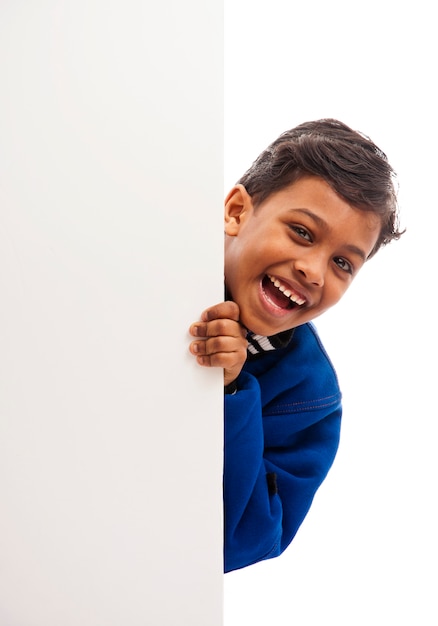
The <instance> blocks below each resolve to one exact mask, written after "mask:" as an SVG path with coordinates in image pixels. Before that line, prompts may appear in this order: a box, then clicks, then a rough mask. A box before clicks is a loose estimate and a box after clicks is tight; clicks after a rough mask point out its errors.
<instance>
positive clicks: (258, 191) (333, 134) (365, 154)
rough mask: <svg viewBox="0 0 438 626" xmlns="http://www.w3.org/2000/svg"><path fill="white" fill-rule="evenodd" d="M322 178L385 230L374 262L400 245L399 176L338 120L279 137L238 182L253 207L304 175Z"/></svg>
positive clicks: (310, 124) (369, 144)
mask: <svg viewBox="0 0 438 626" xmlns="http://www.w3.org/2000/svg"><path fill="white" fill-rule="evenodd" d="M309 174H310V175H313V176H319V177H321V178H323V179H324V180H325V181H326V182H327V183H328V184H329V185H330V187H332V189H333V190H334V191H336V193H337V194H339V195H340V196H341V197H342V198H344V199H345V200H346V201H347V202H348V203H349V204H350V205H352V206H354V207H356V208H358V209H362V210H364V211H371V212H373V213H376V214H377V215H378V216H379V217H380V220H381V224H382V228H381V232H380V234H379V237H378V239H377V241H376V245H375V246H374V248H373V250H372V251H371V254H370V257H371V256H373V255H374V254H375V253H376V252H377V250H379V248H380V247H381V246H382V245H385V244H387V243H389V242H390V241H392V240H393V239H398V238H399V237H400V236H401V232H400V231H399V229H398V211H397V200H396V192H395V189H394V178H395V174H394V171H393V169H392V168H391V166H390V164H389V163H388V159H387V157H386V155H385V154H384V153H383V152H382V151H381V150H380V149H379V148H378V147H377V146H376V145H375V144H374V143H373V142H372V141H371V140H370V139H369V138H368V137H366V136H365V135H363V134H361V133H359V132H356V131H354V130H352V129H351V128H349V127H348V126H347V125H345V124H343V123H342V122H339V121H338V120H334V119H322V120H317V121H314V122H306V123H304V124H300V125H299V126H296V127H295V128H293V129H292V130H288V131H286V132H284V133H283V134H281V135H280V137H278V139H276V140H275V141H274V142H273V143H272V144H271V145H270V146H269V147H268V148H267V149H266V150H264V151H263V152H262V153H261V154H260V156H259V157H258V158H257V159H256V161H254V163H253V164H252V166H251V167H250V168H249V170H248V171H247V172H246V173H245V174H244V175H243V176H242V177H241V179H240V180H239V181H238V182H239V183H240V184H242V185H243V186H244V187H245V189H246V191H247V192H248V193H249V195H250V196H251V198H252V202H253V204H254V206H255V207H257V206H258V205H259V204H261V203H262V202H263V201H264V200H266V198H267V197H268V196H269V195H271V194H272V193H274V192H275V191H280V190H281V189H283V188H285V187H288V186H289V185H291V184H292V183H294V182H296V181H297V180H299V179H300V178H302V177H303V176H306V175H309Z"/></svg>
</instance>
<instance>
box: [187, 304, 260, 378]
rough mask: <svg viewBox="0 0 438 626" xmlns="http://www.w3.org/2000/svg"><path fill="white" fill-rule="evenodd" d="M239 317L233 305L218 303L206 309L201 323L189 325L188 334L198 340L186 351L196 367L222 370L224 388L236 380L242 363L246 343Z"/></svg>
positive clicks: (244, 330)
mask: <svg viewBox="0 0 438 626" xmlns="http://www.w3.org/2000/svg"><path fill="white" fill-rule="evenodd" d="M239 315H240V311H239V307H238V305H237V304H236V303H235V302H231V301H227V302H221V303H220V304H216V305H215V306H212V307H210V308H208V309H206V310H205V311H204V312H203V314H202V315H201V321H200V322H195V323H194V324H192V325H191V326H190V334H191V335H193V337H197V338H198V340H197V341H192V343H191V344H190V352H191V353H192V354H194V355H195V356H196V359H197V361H198V363H199V364H200V365H204V366H206V367H223V369H224V386H226V385H229V384H230V383H232V382H233V381H234V380H235V379H236V378H237V377H238V375H239V374H240V371H241V369H242V367H243V364H244V363H245V361H246V349H247V346H248V342H247V340H246V329H245V328H244V327H243V326H241V325H240V323H239Z"/></svg>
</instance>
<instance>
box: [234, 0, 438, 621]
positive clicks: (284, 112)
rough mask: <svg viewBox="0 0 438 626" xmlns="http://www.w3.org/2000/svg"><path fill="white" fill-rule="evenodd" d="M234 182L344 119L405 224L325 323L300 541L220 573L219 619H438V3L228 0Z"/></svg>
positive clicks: (320, 323) (320, 325)
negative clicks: (315, 439)
mask: <svg viewBox="0 0 438 626" xmlns="http://www.w3.org/2000/svg"><path fill="white" fill-rule="evenodd" d="M225 8H226V20H225V51H226V75H225V102H226V108H225V112H226V117H225V121H226V133H225V138H226V144H225V146H226V151H225V188H226V190H228V188H229V187H231V186H232V185H233V184H234V182H235V181H236V180H237V179H238V178H239V177H240V175H241V174H242V173H243V172H244V171H245V170H246V169H247V167H248V166H249V165H250V164H251V162H252V161H253V160H254V158H255V157H256V156H257V155H258V154H259V153H260V152H261V150H262V149H264V148H265V147H266V146H267V145H268V144H269V143H270V142H271V141H272V140H273V139H275V138H276V137H277V136H278V135H279V134H280V133H281V132H283V131H284V130H286V129H288V128H292V127H293V126H295V125H297V124H299V123H301V122H304V121H308V120H311V119H318V118H321V117H336V118H338V119H340V120H342V121H344V122H346V123H347V124H349V125H350V126H352V127H353V128H355V129H357V130H361V131H363V132H365V133H366V134H368V135H369V136H370V137H371V138H372V139H373V140H374V141H375V142H376V143H377V144H378V145H379V146H380V147H381V148H382V149H383V150H384V151H385V152H386V153H387V155H388V157H389V160H390V162H391V163H392V165H393V167H394V168H395V170H396V171H397V173H398V180H399V185H400V195H399V199H400V207H401V214H402V225H403V226H404V227H406V228H407V232H406V234H405V235H404V236H403V237H402V239H401V240H400V241H398V242H394V243H392V244H391V245H390V246H389V247H388V248H387V249H385V250H382V251H380V252H379V253H378V255H377V256H376V257H375V258H374V259H373V260H372V261H370V262H369V264H368V265H367V266H366V267H365V268H364V269H363V271H362V274H361V275H359V277H358V278H357V280H356V282H355V284H354V285H353V286H352V287H351V289H350V291H349V293H347V295H346V296H345V298H344V300H343V301H342V302H341V303H340V304H339V305H338V306H337V307H335V309H333V310H332V311H331V312H328V313H327V314H326V315H325V316H323V317H321V318H320V319H319V320H317V327H318V328H319V330H320V333H321V335H322V337H323V339H324V342H325V344H326V347H327V348H328V351H329V353H330V355H331V357H332V360H333V361H334V363H335V365H336V368H337V370H338V374H339V378H340V382H341V385H342V388H343V393H344V421H343V431H342V440H341V446H340V451H339V454H338V457H337V459H336V461H335V464H334V467H333V469H332V471H331V473H330V474H329V477H328V479H327V480H326V482H325V483H324V485H323V486H322V488H321V490H320V491H319V493H318V494H317V496H316V499H315V502H314V505H313V508H312V509H311V512H310V514H309V516H308V518H307V520H306V521H305V522H304V524H303V526H302V527H301V529H300V531H299V532H298V535H297V536H296V538H295V540H294V542H293V543H292V545H291V546H290V547H289V549H288V550H287V551H286V553H285V554H284V555H283V556H281V557H280V558H278V559H274V560H272V561H267V562H264V563H261V564H258V565H255V566H253V567H250V568H247V569H244V570H241V571H238V572H233V573H230V574H227V575H226V576H225V625H226V626H256V625H257V626H258V625H262V624H275V626H289V625H298V626H317V625H318V626H319V625H320V624H330V625H331V624H333V625H336V626H351V625H352V624H354V625H355V626H359V625H360V626H362V625H367V626H368V625H369V624H375V625H378V626H381V625H382V626H383V625H384V626H387V625H388V624H396V623H405V624H421V626H435V625H436V624H437V623H438V608H437V604H436V589H437V566H436V563H437V562H438V549H437V540H436V528H437V527H438V513H437V511H438V507H437V502H436V493H437V488H436V479H437V476H438V460H437V459H438V455H437V453H436V421H437V417H438V410H437V404H436V401H435V392H436V373H437V368H436V353H437V339H436V310H435V303H436V294H435V291H436V274H437V261H436V249H437V245H436V236H437V225H438V224H437V213H438V206H437V204H438V202H437V193H436V176H437V174H436V172H437V156H436V144H437V140H438V134H437V124H436V112H437V110H438V102H437V89H436V59H437V58H438V49H437V43H436V32H435V27H434V24H436V18H435V17H434V15H433V13H432V4H431V3H430V2H428V1H425V0H420V1H419V2H416V3H398V2H392V1H387V0H380V1H378V2H376V1H375V0H371V1H369V2H366V3H351V2H343V1H340V0H334V1H333V2H323V1H322V0H317V1H316V2H311V3H303V2H300V3H298V2H288V1H281V0H271V1H270V2H260V1H258V0H255V1H251V2H249V0H226V2H225Z"/></svg>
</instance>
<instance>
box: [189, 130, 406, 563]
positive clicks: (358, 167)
mask: <svg viewBox="0 0 438 626" xmlns="http://www.w3.org/2000/svg"><path fill="white" fill-rule="evenodd" d="M393 178H394V173H393V170H392V168H391V166H390V165H389V163H388V161H387V159H386V156H385V155H384V154H383V153H382V151H381V150H379V148H377V147H376V146H375V145H374V144H373V142H372V141H371V140H370V139H368V138H367V137H365V136H364V135H362V134H360V133H358V132H356V131H353V130H351V129H350V128H349V127H348V126H346V125H345V124H342V123H341V122H338V121H337V120H319V121H316V122H309V123H305V124H301V125H300V126H297V127H296V128H294V129H292V130H290V131H287V132H286V133H283V134H282V135H281V136H280V137H279V138H278V139H277V140H276V141H274V142H273V144H271V146H269V147H268V148H267V149H266V150H265V151H264V152H262V154H261V155H260V156H259V157H258V159H257V160H256V161H255V162H254V163H253V165H252V166H251V168H250V169H249V170H248V171H247V172H246V174H245V175H244V176H243V177H242V178H241V179H240V181H239V182H238V184H236V185H235V186H234V187H233V188H232V189H231V191H230V192H229V194H228V196H227V198H226V200H225V287H226V301H225V302H222V303H219V304H216V305H214V306H212V307H210V308H208V309H206V311H204V313H203V314H202V316H201V320H200V321H198V322H195V323H194V324H192V326H191V328H190V332H191V334H192V335H193V336H194V337H195V338H196V339H195V340H194V341H192V342H191V344H190V350H191V352H192V354H194V355H195V356H196V357H197V360H198V362H199V364H200V365H203V366H207V367H221V368H223V370H224V386H225V461H224V518H225V545H224V558H225V571H230V570H233V569H237V568H241V567H245V566H247V565H250V564H252V563H256V562H258V561H261V560H263V559H267V558H272V557H275V556H278V555H279V554H281V553H282V552H283V551H284V550H285V548H286V547H287V546H288V545H289V544H290V542H291V541H292V539H293V537H294V536H295V534H296V532H297V530H298V528H299V526H300V525H301V523H302V521H303V519H304V517H305V516H306V514H307V512H308V510H309V508H310V506H311V503H312V500H313V497H314V495H315V492H316V490H317V489H318V487H319V486H320V484H321V483H322V481H323V480H324V478H325V476H326V475H327V472H328V471H329V469H330V467H331V465H332V463H333V460H334V457H335V454H336V451H337V448H338V444H339V434H340V421H341V412H342V408H341V392H340V389H339V385H338V381H337V377H336V373H335V370H334V369H333V366H332V364H331V362H330V360H329V358H328V356H327V354H326V352H325V350H324V348H323V346H322V344H321V341H320V339H319V337H318V335H317V332H316V330H315V328H314V327H313V325H312V324H311V323H310V322H311V320H313V319H314V318H316V317H317V316H319V315H321V314H322V313H324V312H325V311H327V310H328V309H329V308H331V307H332V306H334V305H335V304H336V303H337V302H338V301H339V300H340V298H341V297H342V296H343V294H344V293H345V292H346V290H347V289H348V287H349V286H350V284H351V282H352V280H353V279H354V278H355V276H356V275H357V273H358V272H359V270H360V269H361V267H362V266H363V264H364V263H365V262H366V260H367V259H369V258H370V257H371V256H373V255H374V254H375V253H376V252H377V250H378V249H379V248H380V247H381V246H382V245H385V244H387V243H388V242H390V241H392V240H393V239H398V238H399V237H400V235H401V232H400V231H399V230H398V215H397V204H396V194H395V190H394V185H393Z"/></svg>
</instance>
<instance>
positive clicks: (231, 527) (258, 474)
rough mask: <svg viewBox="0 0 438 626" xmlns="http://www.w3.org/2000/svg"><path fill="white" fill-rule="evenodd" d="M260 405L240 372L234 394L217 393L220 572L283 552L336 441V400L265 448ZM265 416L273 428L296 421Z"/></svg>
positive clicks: (255, 386) (252, 382) (254, 384)
mask: <svg viewBox="0 0 438 626" xmlns="http://www.w3.org/2000/svg"><path fill="white" fill-rule="evenodd" d="M261 405H262V403H261V394H260V387H259V383H258V381H257V379H256V378H255V377H254V376H253V375H251V374H249V373H248V372H241V374H240V376H239V378H238V391H237V393H235V394H233V395H226V396H225V458H224V525H225V538H224V561H225V571H226V572H227V571H231V570H234V569H238V568H241V567H245V566H247V565H250V564H252V563H256V562H258V561H261V560H264V559H268V558H272V557H275V556H278V555H279V554H281V552H283V550H284V549H285V548H286V547H287V546H288V545H289V543H290V542H291V541H292V539H293V537H294V535H295V533H296V532H297V530H298V528H299V526H300V525H301V522H302V521H303V519H304V517H305V516H306V514H307V512H308V510H309V508H310V505H311V503H312V500H313V497H314V495H315V492H316V490H317V489H318V487H319V486H320V484H321V482H322V481H323V480H324V478H325V476H326V474H327V472H328V470H329V468H330V466H331V464H332V462H333V459H334V457H335V454H336V450H337V447H338V442H339V429H340V414H341V410H340V406H339V405H336V406H330V407H327V409H326V410H325V411H324V412H323V413H321V409H320V408H319V409H318V413H317V415H316V416H315V419H314V420H312V419H307V420H306V424H310V425H306V427H304V428H302V429H301V430H298V431H295V432H294V430H293V428H292V429H287V428H286V430H285V432H284V433H283V434H282V435H281V436H280V437H279V445H278V446H277V445H274V446H273V447H271V448H266V449H265V442H264V427H263V419H266V418H263V417H262V408H261ZM306 417H307V416H306ZM267 419H271V418H269V417H268V418H267ZM273 419H278V420H281V422H279V427H280V429H284V424H287V423H291V421H290V420H291V419H292V420H293V422H292V423H296V420H295V416H288V415H281V416H274V417H273ZM298 421H299V420H298ZM274 426H275V425H274Z"/></svg>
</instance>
